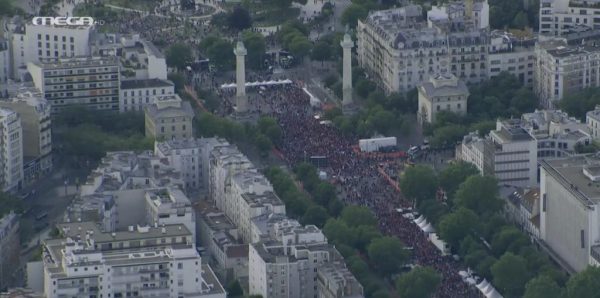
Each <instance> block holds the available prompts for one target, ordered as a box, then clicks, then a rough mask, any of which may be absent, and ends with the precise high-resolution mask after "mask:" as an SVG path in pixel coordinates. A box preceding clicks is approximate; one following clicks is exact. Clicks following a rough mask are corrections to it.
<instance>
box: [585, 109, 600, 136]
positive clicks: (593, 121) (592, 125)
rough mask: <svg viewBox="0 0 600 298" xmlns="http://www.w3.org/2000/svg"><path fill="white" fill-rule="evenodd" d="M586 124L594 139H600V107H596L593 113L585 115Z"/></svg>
mask: <svg viewBox="0 0 600 298" xmlns="http://www.w3.org/2000/svg"><path fill="white" fill-rule="evenodd" d="M585 122H586V124H587V126H588V129H589V131H590V134H591V135H592V138H593V139H598V138H600V129H599V128H598V127H599V123H600V106H596V107H595V108H594V110H593V111H589V112H587V113H586V114H585Z"/></svg>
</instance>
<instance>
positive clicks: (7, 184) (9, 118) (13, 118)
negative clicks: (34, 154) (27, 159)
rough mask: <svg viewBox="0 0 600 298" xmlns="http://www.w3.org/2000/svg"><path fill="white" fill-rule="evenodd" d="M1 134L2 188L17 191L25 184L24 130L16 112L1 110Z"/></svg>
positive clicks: (0, 183) (0, 175)
mask: <svg viewBox="0 0 600 298" xmlns="http://www.w3.org/2000/svg"><path fill="white" fill-rule="evenodd" d="M0 132H1V133H0V140H1V141H0V147H1V148H0V151H1V152H2V154H1V158H0V164H1V165H2V167H1V169H2V170H1V171H0V173H1V174H0V186H1V187H2V190H3V191H17V190H19V189H21V187H22V184H23V129H22V128H21V118H20V117H19V115H18V114H17V113H16V112H15V111H13V110H10V109H6V108H0Z"/></svg>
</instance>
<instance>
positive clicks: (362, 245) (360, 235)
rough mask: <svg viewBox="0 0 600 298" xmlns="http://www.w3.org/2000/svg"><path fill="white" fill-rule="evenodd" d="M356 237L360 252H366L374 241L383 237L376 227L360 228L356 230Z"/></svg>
mask: <svg viewBox="0 0 600 298" xmlns="http://www.w3.org/2000/svg"><path fill="white" fill-rule="evenodd" d="M354 234H355V236H356V244H355V245H356V247H357V248H358V249H359V250H360V251H363V252H364V251H366V249H367V247H368V246H369V244H370V243H371V242H372V241H373V239H376V238H379V237H381V233H380V232H379V230H378V229H377V227H376V226H358V227H356V228H355V229H354Z"/></svg>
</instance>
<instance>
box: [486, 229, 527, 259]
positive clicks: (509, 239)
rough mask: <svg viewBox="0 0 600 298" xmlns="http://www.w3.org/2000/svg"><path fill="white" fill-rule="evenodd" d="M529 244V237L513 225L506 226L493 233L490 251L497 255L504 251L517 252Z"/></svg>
mask: <svg viewBox="0 0 600 298" xmlns="http://www.w3.org/2000/svg"><path fill="white" fill-rule="evenodd" d="M528 244H529V239H528V238H527V236H525V234H523V233H522V232H521V231H519V230H517V228H515V227H514V226H507V227H505V228H503V229H502V230H500V232H499V233H497V234H496V235H494V239H492V252H493V253H494V254H495V255H496V256H499V255H501V254H502V253H504V252H506V251H510V252H512V253H519V252H520V251H521V248H522V247H524V246H527V245H528Z"/></svg>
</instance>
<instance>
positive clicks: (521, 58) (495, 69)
mask: <svg viewBox="0 0 600 298" xmlns="http://www.w3.org/2000/svg"><path fill="white" fill-rule="evenodd" d="M536 41H537V39H536V38H535V37H533V35H531V36H527V37H517V36H515V35H514V34H511V33H508V32H504V31H498V30H494V31H492V32H491V37H490V45H489V56H488V60H489V61H488V66H489V68H488V69H489V71H488V77H489V78H493V77H495V76H497V75H499V74H500V73H502V72H508V73H511V74H513V75H515V76H516V77H517V78H518V79H519V81H520V82H521V83H523V85H526V86H533V78H534V74H533V72H534V69H535V43H536Z"/></svg>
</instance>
